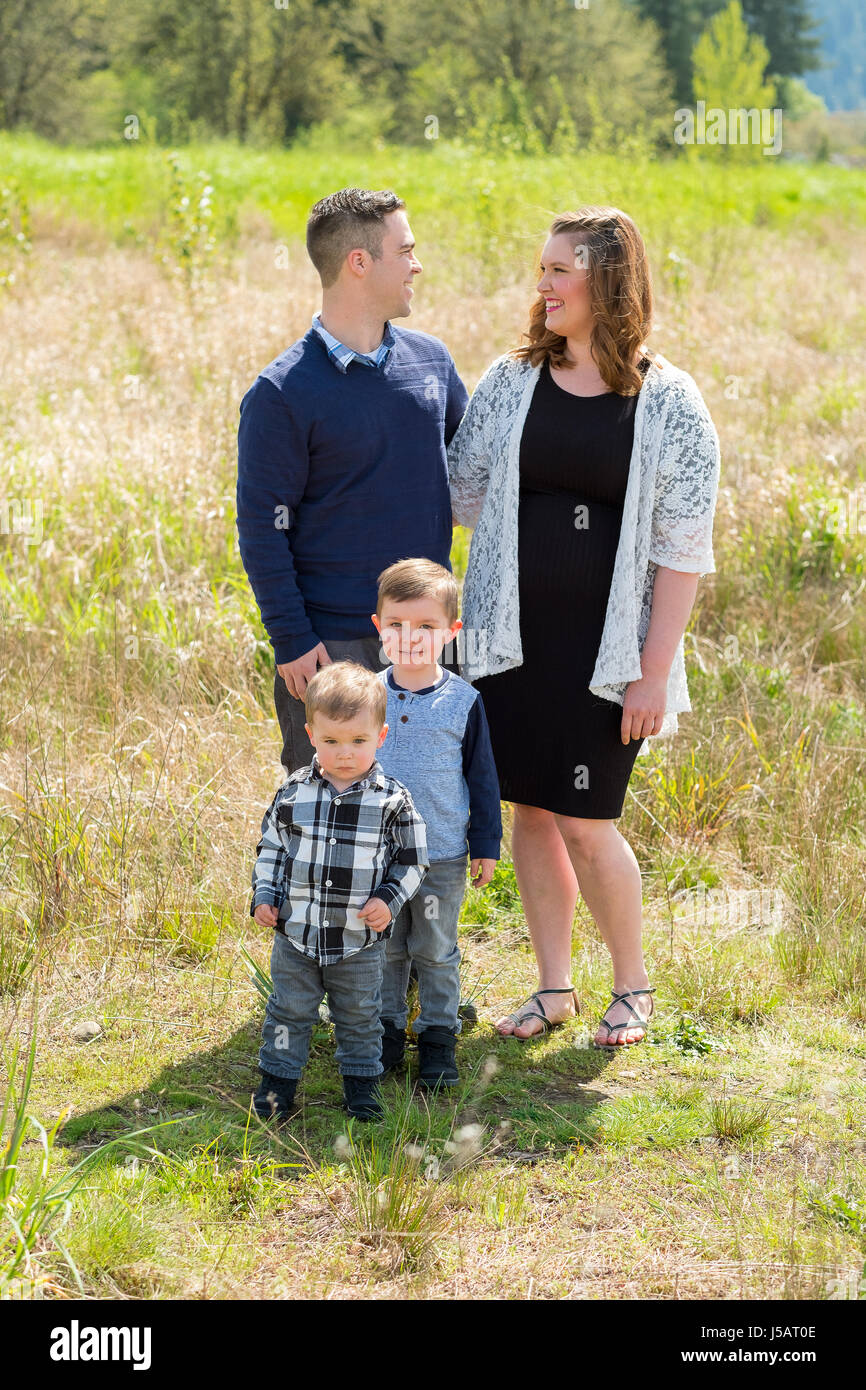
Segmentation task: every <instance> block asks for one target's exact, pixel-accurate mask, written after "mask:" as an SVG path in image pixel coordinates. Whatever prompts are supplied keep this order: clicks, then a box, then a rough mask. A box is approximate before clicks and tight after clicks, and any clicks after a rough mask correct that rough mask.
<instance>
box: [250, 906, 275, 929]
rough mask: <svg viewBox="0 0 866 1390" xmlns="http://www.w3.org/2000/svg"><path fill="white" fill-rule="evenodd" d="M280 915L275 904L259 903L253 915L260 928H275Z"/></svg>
mask: <svg viewBox="0 0 866 1390" xmlns="http://www.w3.org/2000/svg"><path fill="white" fill-rule="evenodd" d="M279 915H280V914H279V912H278V911H277V909H276V908H275V907H274V905H273V903H259V905H258V907H257V908H256V910H255V912H254V913H253V920H254V921H256V922H258V924H259V926H260V927H275V926H276V925H277V919H278V918H279Z"/></svg>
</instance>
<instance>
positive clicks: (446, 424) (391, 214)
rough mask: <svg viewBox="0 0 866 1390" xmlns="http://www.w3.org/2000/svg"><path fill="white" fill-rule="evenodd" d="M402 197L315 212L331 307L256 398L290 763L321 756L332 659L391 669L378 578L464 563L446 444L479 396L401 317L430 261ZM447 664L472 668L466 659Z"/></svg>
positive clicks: (254, 513)
mask: <svg viewBox="0 0 866 1390" xmlns="http://www.w3.org/2000/svg"><path fill="white" fill-rule="evenodd" d="M405 206H406V205H405V203H404V202H403V200H402V198H398V197H397V195H396V194H395V193H393V192H391V191H390V190H383V191H381V192H370V191H369V190H367V189H359V188H344V189H341V190H340V191H339V192H337V193H332V194H331V195H330V196H329V197H327V198H323V199H321V201H319V202H318V203H316V204H315V206H314V207H313V209H312V212H311V213H310V217H309V220H308V222H307V251H308V253H309V256H310V259H311V260H312V262H313V264H314V266H315V267H316V269H317V271H318V272H319V277H320V279H321V282H322V309H321V312H320V313H319V314H316V315H314V317H313V322H312V325H311V327H310V329H309V330H308V332H307V333H305V334H304V336H303V337H302V338H300V339H298V341H297V342H296V343H293V344H292V346H291V347H289V348H287V349H286V351H285V352H283V353H281V354H280V356H279V357H276V358H275V359H274V361H273V362H271V363H269V365H268V366H267V367H265V368H264V370H263V371H262V372H261V373H260V374H259V376H258V377H257V378H256V380H255V382H254V383H253V385H252V386H251V387H250V389H249V390H248V391H247V393H246V395H245V396H244V398H243V400H242V401H241V406H240V417H241V418H240V428H239V431H238V487H237V525H238V538H239V543H240V551H241V558H242V560H243V563H244V568H245V569H246V572H247V575H248V576H249V580H250V583H251V585H252V588H253V592H254V594H255V596H256V601H257V602H258V605H259V608H260V610H261V615H262V621H263V623H264V625H265V628H266V629H267V632H268V636H269V637H270V640H271V643H272V645H273V648H274V661H275V667H276V670H275V675H274V703H275V705H276V711H277V718H278V719H279V723H280V730H281V732H282V737H283V750H282V762H283V765H284V767H285V768H286V770H287V772H293V771H294V770H295V769H296V768H298V767H301V766H303V765H304V764H306V763H309V762H310V761H311V760H312V757H313V752H314V749H313V746H312V744H311V743H310V741H309V738H308V737H307V734H306V731H305V729H304V723H305V713H304V693H305V691H306V688H307V684H308V682H309V681H310V680H311V679H312V677H313V676H314V675H315V673H316V670H317V669H318V667H319V665H326V664H327V663H329V662H331V661H336V660H340V659H342V658H350V659H352V660H354V661H358V662H360V663H361V664H362V665H364V666H367V667H369V668H370V669H371V670H380V669H381V668H382V667H383V666H384V665H385V664H386V663H385V661H384V660H383V659H382V658H381V656H380V648H379V642H380V639H379V636H378V634H377V633H376V632H375V631H374V630H372V629H373V624H372V621H371V616H370V615H371V614H372V613H373V612H375V610H376V598H377V585H376V581H377V578H378V576H379V574H380V573H381V572H382V570H384V569H386V568H387V567H388V566H389V565H391V564H393V563H395V562H396V561H397V560H400V559H404V558H409V557H412V556H421V557H423V558H425V559H428V560H434V561H436V562H437V563H438V564H441V565H444V566H445V567H446V568H447V569H450V568H451V566H450V563H449V552H450V548H451V501H450V493H449V488H448V468H447V461H446V454H445V450H446V447H447V445H448V444H449V443H450V441H451V437H452V435H453V434H454V433H455V431H456V429H457V426H458V425H459V424H460V421H461V419H462V418H463V414H464V412H465V410H466V405H467V403H468V393H467V391H466V388H465V386H464V385H463V382H462V381H461V380H460V377H459V376H458V374H457V369H456V368H455V366H454V362H453V361H452V359H451V356H450V354H449V352H448V350H447V348H446V347H445V345H444V344H443V343H442V342H440V341H439V339H438V338H434V337H432V336H431V335H430V334H428V333H420V332H416V331H412V330H410V329H407V328H401V327H394V326H393V325H392V323H391V320H392V319H396V318H405V317H407V316H408V315H409V314H410V313H411V312H412V309H411V301H412V296H413V293H414V290H413V285H412V282H413V280H414V278H415V276H416V275H418V274H420V272H421V268H422V267H421V263H420V261H419V260H418V259H417V257H416V256H415V249H414V248H415V242H414V239H413V236H412V231H411V228H410V226H409V221H408V218H407V216H406V212H405ZM443 664H445V665H446V666H448V667H449V668H450V669H452V670H454V671H458V665H457V661H456V654H455V655H453V656H451V657H450V659H448V660H444V661H443Z"/></svg>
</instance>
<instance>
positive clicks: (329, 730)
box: [304, 712, 388, 782]
mask: <svg viewBox="0 0 866 1390" xmlns="http://www.w3.org/2000/svg"><path fill="white" fill-rule="evenodd" d="M304 728H305V729H306V731H307V737H308V738H309V740H310V742H311V743H312V745H313V747H314V748H315V750H316V753H317V754H318V758H319V762H320V764H321V767H322V771H323V772H324V774H325V776H326V777H333V778H336V780H337V781H338V782H354V781H355V780H356V779H357V778H358V777H363V775H364V773H365V772H369V770H370V768H371V767H372V765H373V759H374V758H375V756H376V751H377V749H379V748H381V747H382V744H383V743H384V742H385V738H386V735H387V733H388V725H387V724H382V725H381V726H380V727H379V728H377V727H376V722H375V720H374V719H372V718H371V716H370V715H369V714H368V713H366V712H365V713H362V714H359V715H357V716H356V717H355V718H354V719H326V718H325V716H324V715H323V714H321V713H319V714H317V715H316V716H315V718H314V720H313V723H312V725H309V724H305V725H304Z"/></svg>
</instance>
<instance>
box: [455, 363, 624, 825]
mask: <svg viewBox="0 0 866 1390" xmlns="http://www.w3.org/2000/svg"><path fill="white" fill-rule="evenodd" d="M637 399H638V398H637V396H620V395H618V394H617V393H616V392H606V393H604V394H602V395H600V396H574V395H572V394H571V393H570V392H568V391H566V390H564V388H563V387H561V386H557V384H556V382H555V381H554V380H553V377H552V376H551V374H550V368H549V366H548V364H547V363H546V362H545V363H544V365H543V366H542V368H541V371H540V373H539V377H538V381H537V383H536V386H535V390H534V392H533V394H532V401H531V402H530V407H529V412H528V414H527V416H526V421H525V424H524V427H523V435H522V438H521V442H520V507H519V522H518V592H519V597H520V642H521V646H522V648H523V664H522V665H521V666H516V667H513V668H512V669H511V670H509V671H501V672H499V673H498V674H496V675H492V676H482V677H479V678H478V679H477V680H475V681H473V685H474V686H475V688H476V689H477V690H478V692H479V694H480V695H481V697H482V699H483V701H484V708H485V711H486V714H487V720H488V723H489V726H490V739H491V743H492V746H493V756H494V759H495V761H496V768H497V772H498V774H499V787H500V794H501V796H502V799H503V801H517V802H522V803H523V804H525V805H527V806H539V807H542V808H543V809H544V810H547V811H556V812H558V813H559V814H561V815H565V816H581V817H586V818H588V819H592V820H611V819H615V818H616V817H618V816H620V815H621V814H622V807H623V802H624V800H625V793H626V788H627V786H628V780H629V777H630V776H631V772H632V768H633V765H634V760H635V758H636V757H637V754H638V749H639V748H640V746H641V740H640V739H631V740H630V741H629V742H628V743H627V744H623V743H622V741H621V738H620V726H621V723H622V706H621V705H618V704H615V703H614V702H613V701H611V700H605V699H602V698H601V697H599V696H595V695H592V694H591V693H590V691H589V688H588V687H589V682H590V679H591V677H592V672H593V669H594V667H595V660H596V656H597V655H598V648H599V643H600V641H601V633H602V628H603V627H604V618H605V613H606V611H607V601H608V597H609V594H610V585H611V579H612V576H613V567H614V559H615V556H616V548H617V544H618V542H619V531H620V524H621V522H622V506H623V501H624V499H625V490H626V484H627V482H628V473H629V461H630V459H631V450H632V443H633V439H634V412H635V408H636V406H637Z"/></svg>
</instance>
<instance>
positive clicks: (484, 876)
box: [469, 859, 498, 888]
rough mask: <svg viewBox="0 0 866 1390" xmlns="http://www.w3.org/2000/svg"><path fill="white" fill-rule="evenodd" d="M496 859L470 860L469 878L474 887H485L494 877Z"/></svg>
mask: <svg viewBox="0 0 866 1390" xmlns="http://www.w3.org/2000/svg"><path fill="white" fill-rule="evenodd" d="M497 862H498V861H497V860H496V859H471V860H470V861H469V878H470V879H471V881H472V887H473V888H483V887H484V885H485V884H486V883H489V882H490V880H491V879H492V877H493V871H494V869H495V868H496V865H497Z"/></svg>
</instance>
